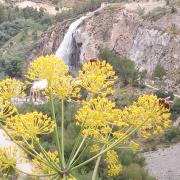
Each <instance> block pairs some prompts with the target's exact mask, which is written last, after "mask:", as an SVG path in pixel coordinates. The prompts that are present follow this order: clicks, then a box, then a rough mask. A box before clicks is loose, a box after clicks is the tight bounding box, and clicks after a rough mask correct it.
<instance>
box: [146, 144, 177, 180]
mask: <svg viewBox="0 0 180 180" xmlns="http://www.w3.org/2000/svg"><path fill="white" fill-rule="evenodd" d="M144 156H145V158H146V163H147V166H146V168H147V169H148V171H149V173H150V174H151V175H153V176H155V177H156V178H157V179H158V180H180V143H178V144H174V145H172V146H170V147H169V148H165V149H159V150H158V151H154V152H147V153H144Z"/></svg>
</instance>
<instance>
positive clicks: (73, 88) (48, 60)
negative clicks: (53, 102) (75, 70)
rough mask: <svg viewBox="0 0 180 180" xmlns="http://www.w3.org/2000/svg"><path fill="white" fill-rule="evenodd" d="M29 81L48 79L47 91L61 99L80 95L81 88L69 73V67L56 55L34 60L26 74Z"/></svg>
mask: <svg viewBox="0 0 180 180" xmlns="http://www.w3.org/2000/svg"><path fill="white" fill-rule="evenodd" d="M26 78H27V82H32V81H35V80H41V79H46V80H47V81H48V87H47V89H46V93H47V94H48V95H49V93H50V92H52V93H53V94H54V95H56V96H57V97H58V98H60V99H65V98H68V97H79V91H80V89H79V88H77V84H76V83H75V82H74V81H73V78H72V76H71V75H69V68H68V66H66V65H65V63H64V61H63V60H61V59H59V58H58V57H56V56H54V55H50V56H48V55H47V56H41V57H39V58H37V59H36V60H34V61H33V62H32V63H31V65H30V67H29V70H28V72H27V75H26Z"/></svg>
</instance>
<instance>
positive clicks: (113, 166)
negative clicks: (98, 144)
mask: <svg viewBox="0 0 180 180" xmlns="http://www.w3.org/2000/svg"><path fill="white" fill-rule="evenodd" d="M105 162H106V164H107V168H108V176H117V175H118V174H119V173H120V172H121V171H122V165H121V164H120V162H119V159H118V155H117V153H116V152H115V151H114V150H110V151H108V152H107V154H106V158H105Z"/></svg>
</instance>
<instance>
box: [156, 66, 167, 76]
mask: <svg viewBox="0 0 180 180" xmlns="http://www.w3.org/2000/svg"><path fill="white" fill-rule="evenodd" d="M166 74H167V73H166V70H165V69H164V67H163V66H162V65H161V64H157V65H156V67H155V69H154V72H153V77H158V78H159V79H162V78H163V77H164V76H165V75H166Z"/></svg>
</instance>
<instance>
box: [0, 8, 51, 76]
mask: <svg viewBox="0 0 180 180" xmlns="http://www.w3.org/2000/svg"><path fill="white" fill-rule="evenodd" d="M52 23H53V20H52V17H50V16H49V15H48V14H46V13H45V11H44V10H43V9H41V10H40V11H39V12H38V11H37V10H35V9H33V8H30V7H27V8H25V9H19V8H10V7H7V6H3V5H0V65H1V66H0V78H3V77H4V76H10V77H18V78H22V76H23V72H24V70H25V67H26V65H27V62H28V60H29V57H30V55H31V53H32V51H33V49H34V47H35V44H36V42H37V40H38V39H39V37H40V35H41V34H42V32H44V31H45V30H47V28H48V27H49V26H50V25H51V24H52Z"/></svg>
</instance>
